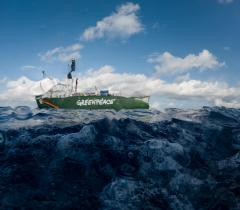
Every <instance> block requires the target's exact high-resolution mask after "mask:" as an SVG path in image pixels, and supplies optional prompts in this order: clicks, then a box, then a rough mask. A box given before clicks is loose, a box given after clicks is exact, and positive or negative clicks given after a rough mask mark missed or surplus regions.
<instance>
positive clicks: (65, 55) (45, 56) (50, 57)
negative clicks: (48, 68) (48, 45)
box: [39, 44, 83, 62]
mask: <svg viewBox="0 0 240 210" xmlns="http://www.w3.org/2000/svg"><path fill="white" fill-rule="evenodd" d="M82 48H83V46H82V45H80V44H73V45H69V46H66V47H56V48H54V49H51V50H48V51H47V52H45V53H40V54H39V56H40V58H41V60H42V61H47V62H52V61H61V62H68V61H70V60H71V59H72V58H75V59H80V58H81V55H80V50H81V49H82Z"/></svg>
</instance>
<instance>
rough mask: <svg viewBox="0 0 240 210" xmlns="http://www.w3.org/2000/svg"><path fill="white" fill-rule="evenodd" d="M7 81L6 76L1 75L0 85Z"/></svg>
mask: <svg viewBox="0 0 240 210" xmlns="http://www.w3.org/2000/svg"><path fill="white" fill-rule="evenodd" d="M7 81H8V79H7V77H3V78H2V79H0V85H1V84H5V83H6V82H7Z"/></svg>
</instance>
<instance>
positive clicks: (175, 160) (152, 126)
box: [0, 106, 240, 210]
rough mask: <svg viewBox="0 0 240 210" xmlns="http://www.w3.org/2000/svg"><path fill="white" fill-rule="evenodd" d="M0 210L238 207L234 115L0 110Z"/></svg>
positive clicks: (238, 131) (239, 129)
mask: <svg viewBox="0 0 240 210" xmlns="http://www.w3.org/2000/svg"><path fill="white" fill-rule="evenodd" d="M0 209H1V210H8V209H9V210H15V209H16V210H18V209H20V210H25V209H26V210H28V209H29V210H31V209H33V210H38V209H39V210H41V209H43V210H47V209H51V210H53V209H54V210H55V209H64V210H65V209H66V210H68V209H69V210H75V209H87V210H91V209H93V210H95V209H103V210H138V209H139V210H155V209H156V210H158V209H164V210H168V209H169V210H170V209H173V210H194V209H200V210H204V209H209V210H210V209H216V210H217V209H218V210H220V209H221V210H225V209H232V210H237V209H240V110H239V109H230V108H224V107H203V108H200V109H186V110H184V109H176V108H169V109H166V110H164V111H159V110H122V111H119V112H116V111H112V110H101V111H97V110H60V109H59V110H39V109H31V108H30V107H27V106H19V107H16V108H11V107H0Z"/></svg>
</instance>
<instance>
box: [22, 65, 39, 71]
mask: <svg viewBox="0 0 240 210" xmlns="http://www.w3.org/2000/svg"><path fill="white" fill-rule="evenodd" d="M21 70H23V71H31V70H40V68H39V67H37V66H31V65H26V66H22V67H21Z"/></svg>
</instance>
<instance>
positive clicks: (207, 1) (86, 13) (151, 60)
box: [0, 0, 240, 109]
mask: <svg viewBox="0 0 240 210" xmlns="http://www.w3.org/2000/svg"><path fill="white" fill-rule="evenodd" d="M239 25H240V1H239V0H191V1H190V0H181V1H179V0H136V1H122V0H111V1H110V0H105V1H97V0H51V1H47V0H41V1H40V0H22V1H19V0H0V28H1V31H0V44H1V48H0V58H1V59H0V106H7V105H9V106H17V105H31V106H34V104H35V103H34V95H36V94H39V91H41V90H40V89H39V85H40V81H41V80H42V79H43V77H42V71H43V70H44V71H46V74H47V76H48V77H49V78H50V79H48V80H47V79H44V82H45V86H46V87H50V86H51V85H49V84H52V85H53V84H55V83H56V82H57V81H60V80H63V79H64V78H65V77H66V73H67V71H68V64H69V61H70V60H71V58H73V57H74V58H76V59H77V71H76V75H75V76H78V77H80V81H81V83H80V84H79V86H80V89H81V90H83V91H84V90H86V89H90V88H91V87H92V88H94V86H98V87H99V88H109V89H110V90H114V91H115V90H116V91H121V93H123V94H124V95H136V94H138V95H139V94H140V95H150V96H151V107H154V108H160V109H163V108H168V107H179V108H191V107H193V108H195V107H201V106H206V105H207V106H215V105H217V106H227V107H233V108H240V83H239V76H240V74H239V70H240V65H239V55H240V41H239V37H240V27H239Z"/></svg>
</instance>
